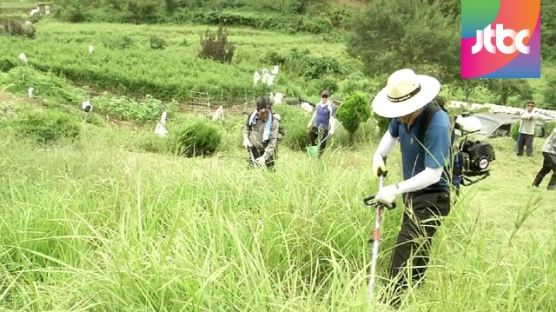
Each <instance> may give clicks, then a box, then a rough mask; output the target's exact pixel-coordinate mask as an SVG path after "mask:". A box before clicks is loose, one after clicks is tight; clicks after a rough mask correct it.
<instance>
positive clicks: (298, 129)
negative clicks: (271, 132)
mask: <svg viewBox="0 0 556 312" xmlns="http://www.w3.org/2000/svg"><path fill="white" fill-rule="evenodd" d="M273 111H274V112H275V113H278V114H280V117H281V122H280V127H282V128H283V129H284V131H285V135H284V136H283V137H282V144H284V145H285V146H288V147H289V148H291V149H293V150H305V147H306V146H307V145H309V130H308V129H307V123H308V122H309V116H308V115H307V114H306V113H305V112H304V111H303V110H301V109H299V108H297V107H293V106H287V105H275V106H274V107H273Z"/></svg>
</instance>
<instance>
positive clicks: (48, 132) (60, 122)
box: [11, 111, 81, 143]
mask: <svg viewBox="0 0 556 312" xmlns="http://www.w3.org/2000/svg"><path fill="white" fill-rule="evenodd" d="M11 126H12V129H13V131H14V133H15V134H16V135H18V136H20V137H24V138H29V139H32V140H34V141H36V142H38V143H52V142H55V141H57V140H59V139H62V138H65V139H70V140H73V139H76V138H77V137H78V136H79V133H80V130H81V129H80V126H79V123H78V122H77V121H76V120H75V119H73V118H70V117H69V116H68V115H66V114H63V113H60V112H56V111H43V112H37V111H33V112H29V113H25V114H23V115H21V116H18V117H17V118H16V119H15V120H13V121H12V122H11Z"/></svg>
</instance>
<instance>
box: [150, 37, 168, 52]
mask: <svg viewBox="0 0 556 312" xmlns="http://www.w3.org/2000/svg"><path fill="white" fill-rule="evenodd" d="M150 41H151V49H154V50H163V49H164V48H166V46H168V44H167V43H166V40H164V39H163V38H161V37H159V36H157V35H153V36H151V38H150Z"/></svg>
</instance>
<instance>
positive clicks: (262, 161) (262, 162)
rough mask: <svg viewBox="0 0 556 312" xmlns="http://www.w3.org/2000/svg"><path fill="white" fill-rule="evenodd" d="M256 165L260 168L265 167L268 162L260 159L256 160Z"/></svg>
mask: <svg viewBox="0 0 556 312" xmlns="http://www.w3.org/2000/svg"><path fill="white" fill-rule="evenodd" d="M255 164H256V165H258V166H264V165H265V164H266V160H265V159H264V157H259V158H257V159H255Z"/></svg>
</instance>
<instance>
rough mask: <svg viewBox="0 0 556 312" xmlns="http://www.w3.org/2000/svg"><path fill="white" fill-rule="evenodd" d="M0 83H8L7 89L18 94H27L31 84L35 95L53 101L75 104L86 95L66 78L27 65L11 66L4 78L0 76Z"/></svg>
mask: <svg viewBox="0 0 556 312" xmlns="http://www.w3.org/2000/svg"><path fill="white" fill-rule="evenodd" d="M4 79H5V81H4ZM0 84H9V87H8V91H10V92H14V93H20V94H27V90H28V88H29V86H33V87H34V89H35V92H34V95H35V96H36V97H41V98H47V97H50V98H54V99H55V102H67V103H73V104H76V103H81V101H83V99H85V98H86V97H87V95H86V92H85V91H83V90H82V89H79V88H77V87H75V86H73V85H72V84H71V82H69V81H67V80H66V79H63V78H60V77H56V76H53V75H50V74H48V73H43V72H41V71H38V70H34V69H33V68H30V67H28V66H16V67H14V68H12V69H11V70H10V71H9V72H8V73H7V75H6V76H5V78H1V77H0ZM60 104H61V103H60Z"/></svg>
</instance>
